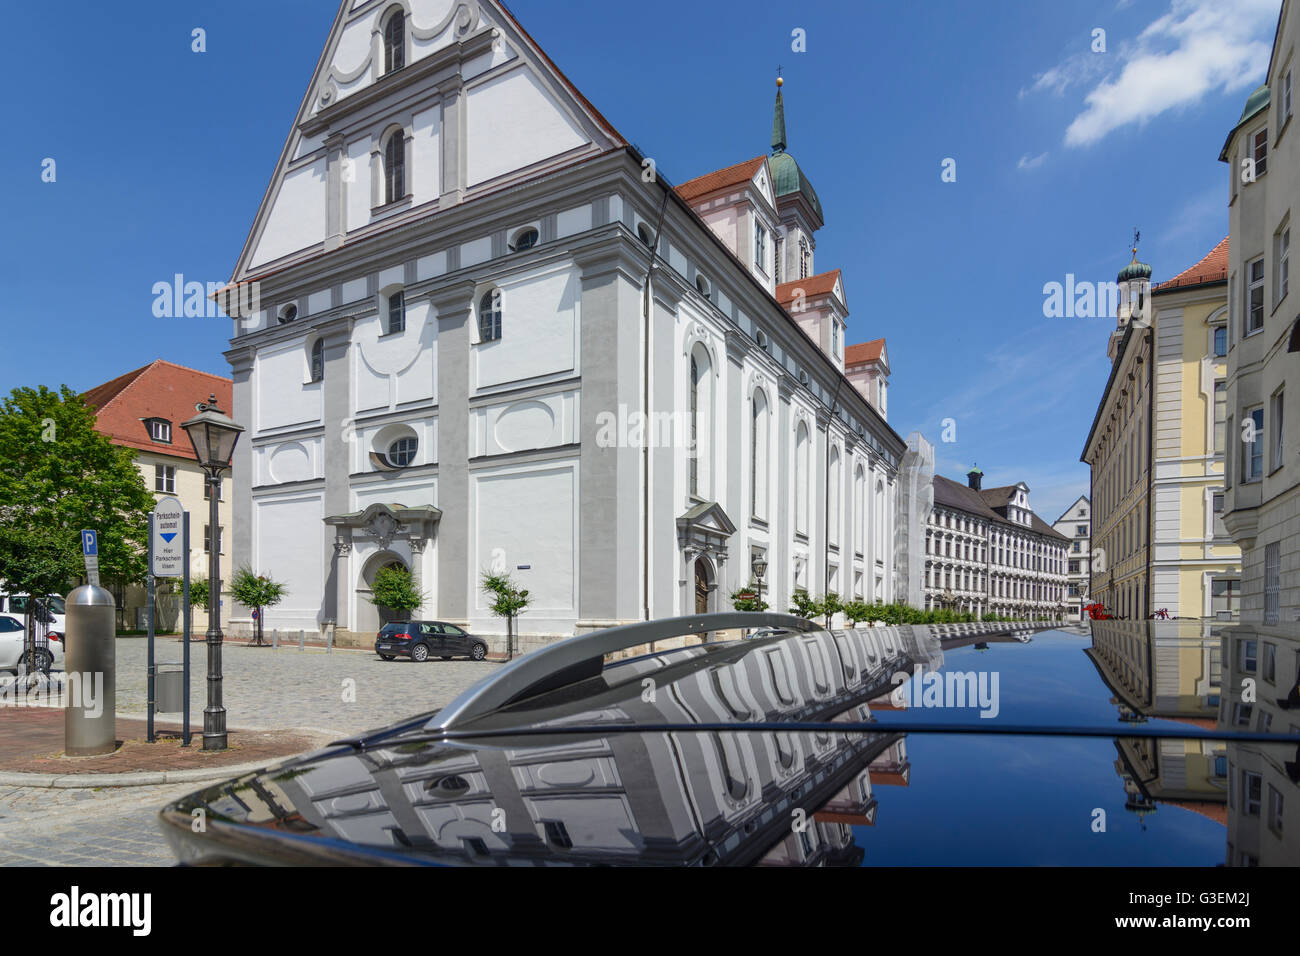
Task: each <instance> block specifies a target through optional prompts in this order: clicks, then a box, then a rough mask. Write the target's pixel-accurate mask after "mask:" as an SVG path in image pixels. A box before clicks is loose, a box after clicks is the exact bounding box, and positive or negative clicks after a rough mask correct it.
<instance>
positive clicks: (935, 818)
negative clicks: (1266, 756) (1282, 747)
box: [855, 734, 1224, 866]
mask: <svg viewBox="0 0 1300 956" xmlns="http://www.w3.org/2000/svg"><path fill="white" fill-rule="evenodd" d="M907 746H908V751H909V756H910V758H911V761H912V773H911V777H910V779H909V782H908V786H907V787H877V788H876V790H875V795H876V799H877V801H878V803H879V809H878V811H877V821H878V822H877V824H876V826H874V827H870V828H866V827H858V828H856V829H857V830H858V831H859V832H857V833H855V836H856V837H857V841H858V843H859V844H860V845H861V846H863V847H864V848H865V849H866V859H865V863H866V864H867V865H880V866H888V865H894V866H898V865H903V866H906V865H912V866H940V865H942V866H988V865H990V864H993V865H998V866H1026V865H1033V866H1043V865H1054V864H1055V865H1062V866H1065V865H1070V866H1094V865H1095V866H1214V865H1216V864H1221V863H1222V862H1223V856H1224V828H1223V824H1221V823H1218V822H1216V821H1214V820H1211V819H1209V818H1207V817H1204V816H1202V815H1200V814H1198V813H1197V812H1195V811H1194V810H1190V809H1186V808H1183V807H1180V806H1176V805H1173V804H1160V805H1159V806H1158V807H1157V808H1156V809H1155V810H1154V811H1152V812H1149V813H1146V814H1145V815H1143V816H1139V815H1138V814H1137V813H1135V812H1133V811H1130V810H1126V809H1125V789H1124V786H1123V781H1122V779H1121V778H1120V776H1119V774H1118V773H1117V772H1116V769H1115V762H1116V759H1117V753H1116V750H1115V744H1114V742H1113V741H1110V740H1105V739H1093V738H1089V739H1085V738H1069V739H1063V738H1059V737H1039V738H1027V737H1010V736H1008V737H993V736H989V737H977V736H972V735H968V734H964V735H962V736H941V735H937V734H912V735H910V736H909V737H908V738H907ZM1097 808H1100V809H1102V810H1104V811H1105V813H1106V816H1105V821H1106V831H1105V832H1104V833H1098V832H1094V830H1093V820H1094V811H1095V810H1096V809H1097Z"/></svg>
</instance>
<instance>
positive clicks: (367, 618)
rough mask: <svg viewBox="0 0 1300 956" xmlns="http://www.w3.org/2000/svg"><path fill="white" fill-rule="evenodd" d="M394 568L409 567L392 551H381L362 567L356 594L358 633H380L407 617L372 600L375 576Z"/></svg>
mask: <svg viewBox="0 0 1300 956" xmlns="http://www.w3.org/2000/svg"><path fill="white" fill-rule="evenodd" d="M393 567H396V568H402V569H405V568H406V567H407V565H406V562H405V561H404V560H402V558H401V557H400V556H398V555H396V554H394V553H393V552H391V551H381V552H380V553H379V554H376V555H372V556H371V557H370V559H369V560H367V561H366V563H365V566H364V567H362V569H361V578H360V579H359V580H358V581H357V592H356V597H357V600H356V609H357V631H358V633H361V634H366V633H369V632H372V631H378V630H379V629H380V628H382V627H383V626H384V625H385V624H387V623H388V622H389V621H395V620H402V619H404V618H405V617H406V616H407V615H406V614H405V613H404V612H403V613H401V614H399V613H398V612H396V611H394V610H392V609H391V608H386V607H378V606H376V605H375V604H372V603H371V600H370V599H371V597H372V595H373V594H374V586H375V575H377V574H378V573H379V572H380V571H382V570H383V569H384V568H393Z"/></svg>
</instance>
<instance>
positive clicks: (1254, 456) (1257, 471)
mask: <svg viewBox="0 0 1300 956" xmlns="http://www.w3.org/2000/svg"><path fill="white" fill-rule="evenodd" d="M1241 424H1242V434H1241V440H1242V443H1243V444H1245V446H1246V447H1245V449H1243V451H1242V455H1241V480H1242V481H1259V480H1260V479H1261V478H1263V477H1264V409H1262V408H1253V409H1250V410H1249V411H1247V412H1246V415H1245V418H1244V419H1243V420H1242V423H1241Z"/></svg>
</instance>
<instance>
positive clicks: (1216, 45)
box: [1030, 0, 1278, 146]
mask: <svg viewBox="0 0 1300 956" xmlns="http://www.w3.org/2000/svg"><path fill="white" fill-rule="evenodd" d="M1277 11H1278V2H1277V0H1231V2H1225V0H1173V3H1172V4H1171V6H1170V8H1169V11H1168V12H1167V13H1165V14H1164V15H1163V16H1161V17H1159V18H1157V19H1156V20H1155V21H1153V22H1152V23H1151V24H1150V25H1148V26H1147V27H1146V29H1144V30H1143V31H1142V32H1141V33H1140V34H1139V35H1138V37H1137V39H1136V41H1134V42H1132V43H1126V44H1123V45H1121V47H1120V48H1119V49H1118V50H1115V51H1114V52H1112V53H1106V54H1075V55H1073V56H1071V57H1069V58H1067V59H1066V60H1065V61H1063V62H1062V63H1061V64H1060V65H1058V66H1056V67H1053V68H1052V69H1050V70H1048V71H1047V72H1045V73H1042V74H1040V75H1039V76H1038V77H1037V78H1036V80H1035V83H1034V85H1033V86H1032V87H1031V88H1030V89H1031V91H1042V90H1051V91H1053V92H1056V93H1058V94H1059V93H1062V92H1064V91H1065V90H1066V89H1068V88H1069V87H1070V86H1072V85H1080V84H1082V83H1084V82H1092V75H1094V74H1095V73H1096V72H1097V70H1098V69H1099V68H1101V69H1105V70H1107V72H1106V75H1105V76H1104V77H1103V78H1102V79H1100V81H1098V82H1097V83H1096V85H1095V86H1093V88H1092V89H1091V90H1090V91H1089V92H1088V93H1087V95H1086V96H1085V97H1084V107H1083V109H1082V111H1081V112H1080V113H1079V114H1078V115H1077V116H1075V118H1074V120H1073V121H1072V122H1071V123H1070V125H1069V127H1068V128H1067V129H1066V132H1065V143H1066V145H1068V146H1088V145H1091V144H1093V143H1096V142H1099V141H1100V140H1102V139H1103V138H1105V137H1106V136H1107V135H1108V134H1109V133H1111V132H1113V131H1114V130H1116V129H1119V128H1120V127H1122V126H1127V125H1130V124H1133V123H1137V124H1143V123H1146V122H1148V121H1149V120H1151V119H1153V118H1155V117H1156V116H1159V115H1160V114H1161V113H1164V112H1166V111H1168V110H1172V109H1179V108H1182V107H1186V106H1190V105H1192V104H1193V103H1196V102H1198V101H1200V100H1201V99H1202V98H1203V97H1205V96H1206V95H1207V94H1208V93H1211V92H1214V91H1219V92H1223V93H1232V92H1238V91H1242V90H1245V89H1247V88H1250V87H1253V86H1254V85H1257V84H1258V83H1259V82H1260V79H1261V78H1262V77H1263V74H1264V70H1265V69H1266V67H1267V65H1268V58H1269V54H1270V53H1271V51H1272V39H1273V29H1274V26H1275V25H1276V23H1277ZM1089 57H1091V59H1089Z"/></svg>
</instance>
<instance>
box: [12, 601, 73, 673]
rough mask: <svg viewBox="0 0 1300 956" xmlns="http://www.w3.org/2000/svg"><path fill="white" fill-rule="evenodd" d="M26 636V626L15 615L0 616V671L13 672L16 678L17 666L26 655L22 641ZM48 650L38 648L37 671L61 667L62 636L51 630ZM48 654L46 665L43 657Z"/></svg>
mask: <svg viewBox="0 0 1300 956" xmlns="http://www.w3.org/2000/svg"><path fill="white" fill-rule="evenodd" d="M26 636H27V625H26V624H25V623H24V622H23V619H22V618H21V617H18V616H17V615H16V614H0V671H6V670H8V671H13V672H14V675H15V676H17V674H18V668H19V665H20V664H21V662H22V659H23V656H24V655H25V654H26V653H27V648H26V647H25V646H24V639H25V638H26ZM49 644H50V646H49V650H44V649H42V648H38V649H37V651H36V653H37V662H36V663H37V668H36V669H37V670H42V671H48V670H49V669H50V667H51V666H54V667H58V668H62V667H63V634H62V632H60V631H56V630H54V629H53V628H51V629H50V641H49ZM46 654H48V655H49V661H48V663H47V662H46V661H45V660H44V659H43V656H44V655H46Z"/></svg>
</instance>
